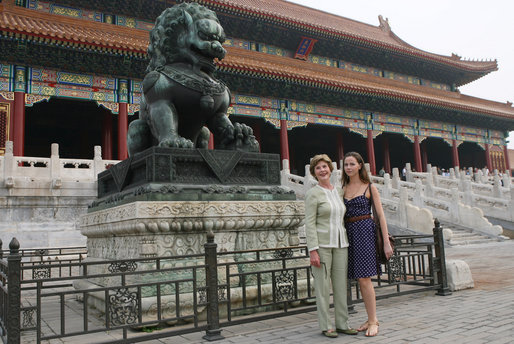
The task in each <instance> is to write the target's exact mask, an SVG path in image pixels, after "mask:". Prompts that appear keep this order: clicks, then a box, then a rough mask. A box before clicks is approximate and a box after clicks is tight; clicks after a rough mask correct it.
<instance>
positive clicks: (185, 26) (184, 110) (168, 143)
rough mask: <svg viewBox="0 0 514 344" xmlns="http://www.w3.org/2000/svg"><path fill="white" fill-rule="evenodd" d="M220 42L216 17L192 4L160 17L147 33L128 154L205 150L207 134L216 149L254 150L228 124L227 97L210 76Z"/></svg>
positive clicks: (247, 132) (243, 133) (246, 131)
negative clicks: (145, 64) (143, 70)
mask: <svg viewBox="0 0 514 344" xmlns="http://www.w3.org/2000/svg"><path fill="white" fill-rule="evenodd" d="M224 41H225V33H224V31H223V28H222V27H221V25H220V23H219V21H218V18H217V17H216V14H215V13H214V12H213V11H211V10H209V9H207V8H205V7H203V6H201V5H199V4H197V3H182V4H180V5H176V6H173V7H171V8H168V9H166V10H164V12H162V14H161V15H160V16H159V17H158V18H157V20H156V22H155V27H154V28H153V29H152V31H151V32H150V45H149V47H148V55H149V57H150V63H149V65H148V67H147V74H146V76H145V78H144V80H143V97H142V100H141V104H140V111H139V119H137V120H135V121H133V122H131V123H130V126H129V130H128V137H127V145H128V152H129V155H133V154H135V153H138V152H140V151H143V150H145V149H147V148H149V147H152V146H160V147H178V148H207V147H208V143H209V136H210V132H212V133H213V134H214V144H215V147H216V149H230V150H235V149H237V150H243V151H251V152H257V151H259V144H258V142H257V141H256V140H255V137H254V136H253V131H252V129H251V128H250V127H248V126H247V125H244V124H239V123H234V124H233V123H232V122H231V121H230V120H229V118H228V116H227V109H228V106H229V104H230V92H229V90H228V88H227V87H226V86H225V85H224V84H223V83H222V82H221V81H219V80H217V79H216V78H215V77H214V76H213V73H214V71H215V70H216V65H215V63H214V59H215V58H216V59H218V60H221V59H223V58H224V57H225V54H226V50H225V49H224V48H223V46H222V43H223V42H224ZM207 128H208V129H207ZM209 131H210V132H209Z"/></svg>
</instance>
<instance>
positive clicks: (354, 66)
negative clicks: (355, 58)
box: [339, 60, 382, 77]
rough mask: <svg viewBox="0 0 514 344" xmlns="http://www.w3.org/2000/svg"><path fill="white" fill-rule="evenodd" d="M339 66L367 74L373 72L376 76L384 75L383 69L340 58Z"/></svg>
mask: <svg viewBox="0 0 514 344" xmlns="http://www.w3.org/2000/svg"><path fill="white" fill-rule="evenodd" d="M339 68H342V69H347V70H351V71H353V72H359V73H365V74H373V75H374V76H379V77H381V76H382V71H381V70H380V69H376V68H372V67H366V66H362V65H359V64H356V63H350V62H345V61H342V60H339Z"/></svg>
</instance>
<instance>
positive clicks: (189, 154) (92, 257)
mask: <svg viewBox="0 0 514 344" xmlns="http://www.w3.org/2000/svg"><path fill="white" fill-rule="evenodd" d="M303 217H304V203H303V201H296V196H295V194H294V192H292V191H290V190H289V189H288V188H285V187H282V186H280V164H279V157H278V155H274V154H261V153H246V152H239V151H216V150H214V151H209V150H202V149H173V148H159V147H153V148H150V149H148V150H146V151H144V152H141V153H138V154H136V155H135V156H133V157H131V158H129V159H127V160H124V161H122V162H120V163H119V164H117V165H115V166H113V167H111V168H110V169H109V170H107V171H104V172H102V173H101V174H100V175H99V178H98V200H97V201H95V202H93V204H92V205H91V207H90V208H89V210H88V214H86V215H84V216H82V217H81V219H80V229H81V233H82V234H83V235H85V236H86V237H87V246H88V258H87V260H88V261H93V262H94V261H101V260H124V261H126V262H127V263H126V265H127V266H128V265H130V264H129V263H130V260H131V259H132V260H133V259H138V258H149V260H148V261H147V262H148V263H144V262H138V263H137V267H135V269H137V272H141V271H145V270H150V269H154V268H155V266H153V265H154V264H153V263H151V262H152V260H151V258H157V257H164V256H180V255H192V254H202V253H203V252H204V244H205V242H206V236H207V233H208V232H212V233H213V234H214V242H215V243H216V244H217V245H218V246H217V251H218V252H231V251H244V250H251V249H265V248H278V247H287V246H296V245H298V243H299V239H298V227H299V226H300V225H302V223H303ZM195 259H196V261H195ZM245 259H246V258H245V255H244V253H238V254H234V255H232V256H223V257H219V258H218V260H219V261H239V260H245ZM196 263H200V264H203V256H199V257H198V258H194V259H190V260H188V261H186V262H185V261H184V260H181V259H177V261H176V262H175V261H171V260H168V263H167V264H168V267H170V266H171V267H182V266H186V267H187V266H191V265H196ZM262 264H263V263H256V264H254V265H246V267H245V268H244V269H245V270H244V272H248V270H246V269H265V268H268V269H269V268H270V267H273V268H276V269H280V263H278V262H277V263H276V264H275V263H272V262H271V263H270V262H268V263H266V264H267V265H266V266H265V267H263V266H262ZM275 265H277V266H276V267H275ZM109 269H113V268H112V267H108V266H107V265H98V266H96V265H92V266H89V267H88V274H93V275H94V274H105V275H104V276H101V277H96V278H93V279H90V280H88V281H82V282H79V283H76V284H75V287H76V288H77V289H82V290H83V289H90V288H94V287H98V286H101V287H106V286H107V287H114V288H118V287H116V286H119V278H118V280H117V281H116V278H115V277H113V276H109V272H111V270H109ZM199 270H202V271H201V272H198V273H199V276H197V278H198V283H200V284H199V285H205V283H204V280H202V279H204V278H205V276H204V275H203V274H204V271H203V270H204V268H202V269H199ZM184 271H185V270H184ZM252 271H255V270H252ZM240 272H243V271H240ZM188 273H190V272H177V271H173V272H169V273H155V274H154V275H155V276H154V275H152V274H150V276H146V277H142V276H145V275H133V276H128V277H127V278H126V280H125V283H126V285H130V284H133V283H136V284H138V283H139V284H141V283H142V282H144V283H149V282H151V281H157V282H159V281H168V280H169V281H173V280H176V279H177V278H178V279H183V278H190V276H186V275H187V274H188ZM220 276H221V279H222V280H221V281H220V283H227V281H224V280H223V279H226V278H225V277H224V276H225V274H220ZM154 277H155V279H154ZM235 279H237V281H236V280H230V281H228V283H230V285H231V287H232V286H233V287H234V288H235V289H237V288H239V286H240V283H241V281H239V278H235ZM245 281H246V282H248V283H250V282H251V281H250V279H248V280H245ZM302 281H306V280H305V276H304V277H303V280H302ZM117 283H118V284H117ZM248 283H247V285H250V284H248ZM171 284H172V283H170V285H171ZM262 284H263V285H261V288H262V290H267V289H266V285H268V284H269V285H270V286H271V281H265V280H264V279H263V281H262ZM264 284H266V285H264ZM299 285H306V283H303V282H299ZM252 288H253V289H255V290H253V289H252V290H253V291H250V289H248V290H247V292H248V293H250V294H252V295H253V294H255V296H256V295H257V294H258V293H257V291H256V290H257V286H253V287H252ZM129 289H130V288H129ZM235 289H234V290H235ZM268 289H269V290H270V293H271V287H270V288H268ZM303 289H305V288H304V287H302V290H303ZM112 292H117V293H122V296H120V298H125V299H127V298H129V294H130V293H128V294H127V295H125V294H123V293H127V290H124V288H118V289H114V290H112ZM175 292H176V291H175V290H161V294H162V295H161V297H162V300H167V298H170V300H172V299H173V297H174V295H175ZM110 293H111V291H110V292H109V293H108V294H110ZM140 293H141V296H142V300H141V304H140V306H138V307H140V308H138V312H141V313H142V314H143V320H145V319H147V320H148V321H151V319H155V312H156V307H157V306H156V297H155V288H147V287H144V288H142V289H141V291H140ZM180 294H181V296H180V300H184V303H182V301H181V304H180V305H175V303H174V301H173V302H171V301H170V302H169V304H166V306H164V303H161V305H163V306H162V307H164V308H165V309H162V311H163V312H164V313H166V312H170V314H174V312H175V309H176V307H180V312H181V314H184V313H190V312H192V300H193V295H192V294H193V293H192V285H191V286H187V285H186V286H185V287H183V288H182V287H181V289H180ZM236 294H237V292H236ZM240 294H241V295H240V297H238V296H236V295H235V294H234V295H233V298H232V299H231V300H232V301H234V300H238V299H239V298H241V300H242V295H243V293H242V292H240ZM231 295H232V294H231ZM91 296H93V297H91V298H89V299H88V303H89V304H91V305H94V306H95V307H97V308H99V309H105V293H104V292H99V293H92V295H91ZM110 297H114V296H112V295H111V296H110ZM263 297H264V298H266V297H270V298H272V297H273V295H272V294H270V295H268V296H266V295H263ZM186 300H190V302H188V301H186ZM236 302H237V301H236ZM245 302H249V303H251V302H252V301H251V298H250V299H248V295H247V300H246V301H245ZM134 307H135V306H134ZM136 308H137V307H135V308H134V309H136ZM198 312H199V313H201V312H202V309H198ZM109 318H113V316H112V315H111V316H110V317H109Z"/></svg>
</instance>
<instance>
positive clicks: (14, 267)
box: [0, 222, 449, 344]
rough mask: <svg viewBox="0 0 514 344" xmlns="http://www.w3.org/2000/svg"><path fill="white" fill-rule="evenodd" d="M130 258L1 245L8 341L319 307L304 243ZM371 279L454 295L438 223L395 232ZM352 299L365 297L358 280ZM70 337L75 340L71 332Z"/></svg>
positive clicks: (145, 329) (179, 327)
mask: <svg viewBox="0 0 514 344" xmlns="http://www.w3.org/2000/svg"><path fill="white" fill-rule="evenodd" d="M216 248H217V245H216V244H215V243H214V237H213V235H212V234H211V235H208V236H207V242H206V244H205V245H204V250H205V253H202V254H196V255H188V256H169V257H155V258H141V259H125V260H98V259H93V258H91V257H89V258H87V257H86V254H87V253H86V250H85V248H68V249H43V250H20V249H19V243H18V242H17V240H16V239H13V240H12V241H11V242H10V244H9V250H6V251H1V242H0V255H1V256H0V258H1V259H0V286H1V290H0V335H1V338H2V341H3V342H4V343H9V344H14V343H16V344H19V343H20V342H23V343H40V342H42V341H51V340H53V339H64V338H67V337H80V338H88V341H89V342H91V343H101V342H105V343H134V342H140V341H146V340H151V339H157V338H163V337H169V336H174V335H179V334H184V333H188V332H194V331H205V336H204V338H205V339H207V340H216V339H221V338H223V337H222V335H221V328H222V327H224V326H227V325H235V324H239V323H245V322H252V321H256V320H260V319H265V318H272V317H279V316H284V315H290V314H295V313H300V312H309V311H313V310H315V299H314V294H313V290H312V280H311V278H312V277H311V273H310V267H309V259H308V253H307V250H306V247H303V246H302V247H284V248H277V249H261V250H249V251H235V252H217V249H216ZM383 272H384V273H383V274H382V275H381V276H379V277H377V279H376V280H375V288H376V291H377V298H384V297H390V296H395V295H399V294H404V293H413V292H419V291H425V290H428V289H437V291H438V294H440V295H446V294H448V293H449V291H448V287H447V283H446V271H445V264H444V246H443V240H442V233H441V228H440V227H439V224H438V223H437V222H436V227H435V228H434V236H429V235H427V236H400V237H397V245H396V253H395V255H394V256H393V258H392V259H391V261H390V262H389V263H388V264H386V265H384V266H383ZM349 288H351V289H350V290H351V291H352V292H351V293H349V302H350V303H349V304H350V307H353V306H352V305H353V303H356V302H361V301H362V300H361V298H360V292H359V290H358V287H357V286H356V285H355V283H353V284H351V285H350V286H349ZM70 339H71V338H70Z"/></svg>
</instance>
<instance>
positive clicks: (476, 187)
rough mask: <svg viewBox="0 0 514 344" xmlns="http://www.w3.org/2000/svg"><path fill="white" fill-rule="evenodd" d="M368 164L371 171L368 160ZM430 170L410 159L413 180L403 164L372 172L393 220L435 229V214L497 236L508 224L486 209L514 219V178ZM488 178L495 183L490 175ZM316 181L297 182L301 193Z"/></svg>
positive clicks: (419, 228)
mask: <svg viewBox="0 0 514 344" xmlns="http://www.w3.org/2000/svg"><path fill="white" fill-rule="evenodd" d="M366 169H367V170H368V171H369V165H368V164H366ZM428 171H429V172H412V171H411V168H410V165H409V164H407V166H406V179H407V181H402V180H401V179H400V173H399V170H398V169H397V168H394V169H393V176H392V178H391V177H390V176H389V174H385V176H384V177H378V176H372V177H371V180H372V182H373V183H374V184H375V186H376V187H377V188H378V190H379V191H380V195H381V198H382V202H383V205H384V211H385V213H386V217H387V219H388V222H389V223H391V224H394V225H398V226H400V227H404V228H409V229H412V230H415V231H417V232H422V233H431V231H432V228H431V227H432V223H433V222H432V219H433V218H434V217H436V218H438V219H440V220H442V221H446V222H450V223H454V224H458V225H461V226H464V227H469V228H473V229H475V230H477V231H479V232H482V233H484V234H487V235H490V236H497V235H500V234H501V233H502V228H501V227H500V226H493V225H492V224H491V223H490V222H489V221H488V220H487V219H486V218H485V217H484V214H485V215H487V216H491V217H494V218H498V219H501V220H505V221H509V222H514V188H512V187H511V185H512V184H509V183H507V182H505V178H504V182H503V185H508V186H507V187H504V186H502V181H501V180H500V177H499V176H498V174H496V175H495V177H494V178H492V180H493V184H486V183H484V182H474V181H472V179H471V177H470V176H469V175H467V174H466V173H465V172H462V171H460V170H459V169H452V170H451V171H450V176H449V177H444V176H439V175H437V173H436V171H437V170H436V169H435V168H432V167H431V166H430V165H429V166H428ZM434 172H435V173H434ZM306 173H308V167H307V168H306ZM341 173H342V172H341V171H340V170H338V171H334V175H337V176H338V179H340V176H341ZM478 174H480V173H478ZM295 178H302V177H298V176H292V175H290V174H289V175H288V180H294V179H295ZM306 178H307V177H306ZM288 180H286V179H283V185H284V186H289V187H291V184H290V183H289V182H288ZM481 180H482V179H481ZM487 183H490V180H489V179H487ZM314 184H315V182H313V183H312V184H309V183H306V182H303V183H302V184H301V186H297V187H296V188H295V192H296V193H297V196H298V197H299V198H303V195H305V192H306V190H308V189H309V188H310V187H311V186H312V185H314ZM339 185H340V184H339ZM427 224H428V225H427Z"/></svg>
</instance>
